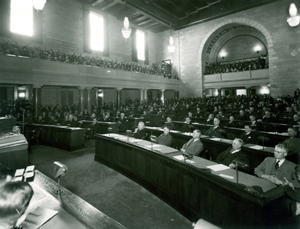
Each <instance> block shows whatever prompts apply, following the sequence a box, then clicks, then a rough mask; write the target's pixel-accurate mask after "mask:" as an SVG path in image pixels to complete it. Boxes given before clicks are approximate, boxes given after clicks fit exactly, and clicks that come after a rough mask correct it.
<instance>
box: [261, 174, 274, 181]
mask: <svg viewBox="0 0 300 229" xmlns="http://www.w3.org/2000/svg"><path fill="white" fill-rule="evenodd" d="M271 177H272V176H271V175H266V174H263V175H262V176H261V178H263V179H266V180H271Z"/></svg>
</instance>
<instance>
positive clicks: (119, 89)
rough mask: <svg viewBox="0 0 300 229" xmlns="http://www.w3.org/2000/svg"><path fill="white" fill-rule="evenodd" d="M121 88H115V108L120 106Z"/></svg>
mask: <svg viewBox="0 0 300 229" xmlns="http://www.w3.org/2000/svg"><path fill="white" fill-rule="evenodd" d="M122 89H123V88H116V90H117V108H118V109H120V107H121V90H122Z"/></svg>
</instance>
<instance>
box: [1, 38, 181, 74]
mask: <svg viewBox="0 0 300 229" xmlns="http://www.w3.org/2000/svg"><path fill="white" fill-rule="evenodd" d="M0 54H5V55H6V54H8V55H14V56H17V57H18V56H23V57H30V58H39V59H43V60H48V61H57V62H62V63H70V64H80V65H89V66H97V67H100V68H110V69H120V70H124V71H135V72H141V73H147V74H156V75H165V74H167V71H166V67H165V64H164V62H163V63H162V64H154V63H153V64H152V65H151V66H147V65H140V64H136V63H126V62H124V61H117V60H111V59H109V58H100V57H94V56H82V55H75V54H74V53H73V54H66V53H63V52H59V51H54V50H52V49H50V50H43V49H41V48H40V47H30V46H19V45H18V44H17V43H15V44H12V43H11V42H9V41H0ZM175 78H177V77H175Z"/></svg>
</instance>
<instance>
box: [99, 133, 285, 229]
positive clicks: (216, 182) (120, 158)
mask: <svg viewBox="0 0 300 229" xmlns="http://www.w3.org/2000/svg"><path fill="white" fill-rule="evenodd" d="M128 139H129V142H128V141H126V140H119V139H115V138H113V137H112V136H110V137H109V136H108V135H105V136H104V135H97V136H96V149H95V150H96V152H95V160H96V161H98V162H101V163H103V164H105V165H107V166H109V167H111V168H113V169H115V170H117V171H119V172H121V173H122V174H124V175H126V176H128V177H129V178H131V179H132V180H134V181H136V182H137V183H139V184H140V185H142V186H144V187H145V188H147V189H148V190H149V191H151V192H152V193H154V194H155V195H157V196H158V197H160V198H161V199H163V200H164V201H166V202H167V203H169V204H170V205H171V206H173V207H174V208H175V209H177V210H178V211H179V212H181V213H182V214H183V215H185V216H186V217H187V218H188V219H190V220H191V221H196V220H197V219H199V218H204V219H206V220H208V221H210V222H213V223H214V224H216V225H219V226H222V227H229V226H230V227H236V228H238V227H241V226H245V225H251V227H256V226H259V227H264V226H263V225H265V224H268V222H269V219H270V217H274V214H273V212H272V211H270V209H269V207H268V206H269V204H268V202H269V201H270V200H269V198H268V197H267V196H268V192H270V191H272V190H273V189H271V190H270V191H267V192H266V193H265V195H266V196H265V197H263V198H261V197H259V196H255V195H253V194H251V193H249V192H247V191H245V190H243V189H244V188H245V186H244V185H237V184H235V183H234V180H233V181H228V180H226V179H223V178H221V177H219V176H216V175H213V174H211V172H210V170H207V168H206V167H205V166H203V165H206V164H207V163H208V164H215V163H214V162H211V161H208V160H205V159H202V158H198V157H195V162H194V163H195V165H193V164H189V163H184V162H183V161H178V160H176V159H174V158H173V156H175V155H181V153H180V152H178V151H174V152H172V153H169V154H162V153H159V152H158V151H155V150H151V148H150V147H144V146H141V144H136V143H133V142H130V139H131V138H128ZM148 144H151V143H148ZM203 163H204V164H203ZM196 164H197V166H196ZM231 172H233V173H231V175H232V174H234V172H235V171H231ZM240 173H241V172H240ZM241 174H243V176H241V177H245V178H241V179H244V181H245V182H246V183H247V179H250V180H254V182H255V180H257V182H258V183H259V182H262V183H263V184H264V185H267V186H268V185H269V186H270V185H271V187H272V188H273V187H275V185H273V184H271V182H269V181H265V180H262V179H259V178H256V177H254V176H250V175H248V174H244V173H241ZM265 182H267V183H268V184H266V183H265ZM266 190H269V188H267V189H266ZM282 195H283V193H280V194H278V195H277V197H280V196H282ZM277 197H276V198H277ZM245 211H247V214H245Z"/></svg>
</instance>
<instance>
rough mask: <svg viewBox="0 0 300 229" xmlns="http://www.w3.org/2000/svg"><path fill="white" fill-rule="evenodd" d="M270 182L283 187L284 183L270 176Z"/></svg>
mask: <svg viewBox="0 0 300 229" xmlns="http://www.w3.org/2000/svg"><path fill="white" fill-rule="evenodd" d="M270 181H272V182H273V183H274V184H277V185H282V184H283V182H282V181H281V180H279V179H278V178H277V177H276V176H270Z"/></svg>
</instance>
